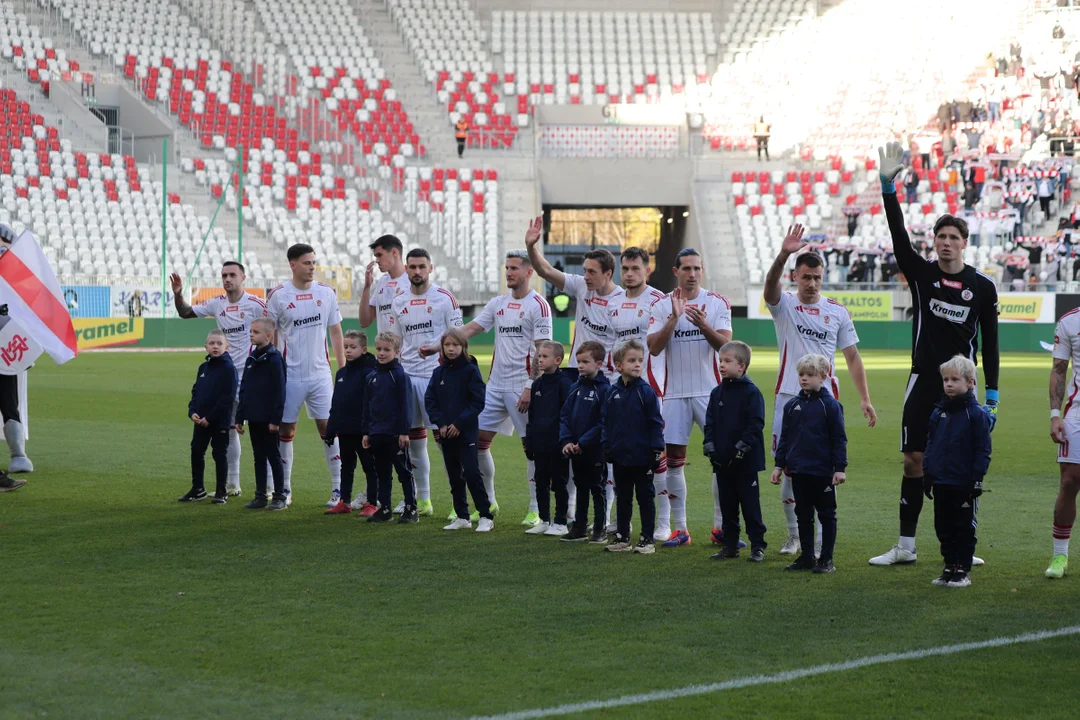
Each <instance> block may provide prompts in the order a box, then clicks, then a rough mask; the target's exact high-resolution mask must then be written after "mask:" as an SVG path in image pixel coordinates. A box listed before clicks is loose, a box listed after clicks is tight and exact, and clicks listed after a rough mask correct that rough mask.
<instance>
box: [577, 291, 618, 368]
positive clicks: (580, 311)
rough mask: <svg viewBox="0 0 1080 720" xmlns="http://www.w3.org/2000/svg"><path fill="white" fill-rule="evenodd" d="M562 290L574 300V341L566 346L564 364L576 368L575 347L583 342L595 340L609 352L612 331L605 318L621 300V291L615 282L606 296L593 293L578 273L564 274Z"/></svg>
mask: <svg viewBox="0 0 1080 720" xmlns="http://www.w3.org/2000/svg"><path fill="white" fill-rule="evenodd" d="M563 290H564V291H565V292H566V294H567V295H569V296H570V297H572V298H574V299H575V300H577V310H576V313H577V315H576V317H575V318H574V343H573V345H572V347H571V348H570V359H569V360H568V361H567V363H566V366H567V367H572V368H576V367H577V350H578V348H579V347H581V344H582V343H583V342H586V341H588V340H595V341H596V342H598V343H600V344H601V345H603V346H604V350H605V351H607V352H611V348H612V347H613V346H614V345H615V331H614V330H613V329H612V327H611V323H610V322H609V320H608V312H609V311H610V309H611V308H613V307H615V305H616V303H618V302H620V301H621V298H622V296H623V294H624V292H623V289H622V288H621V287H619V286H618V285H616V286H615V289H614V290H612V291H611V294H610V295H597V294H596V291H595V290H589V289H588V288H587V287H585V278H584V277H582V276H581V275H571V274H570V273H566V285H565V286H564V287H563Z"/></svg>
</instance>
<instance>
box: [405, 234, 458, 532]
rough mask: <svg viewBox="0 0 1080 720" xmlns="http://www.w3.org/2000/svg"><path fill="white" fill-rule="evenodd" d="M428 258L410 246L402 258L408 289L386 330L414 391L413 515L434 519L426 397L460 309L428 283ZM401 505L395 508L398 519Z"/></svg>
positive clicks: (411, 448) (411, 438) (430, 426)
mask: <svg viewBox="0 0 1080 720" xmlns="http://www.w3.org/2000/svg"><path fill="white" fill-rule="evenodd" d="M431 270H432V267H431V256H430V255H429V254H428V251H427V250H422V249H420V248H414V249H412V250H410V251H409V254H408V255H406V256H405V273H406V274H407V275H408V277H409V290H408V291H407V292H404V293H402V294H400V295H398V296H396V297H395V298H394V300H393V302H392V303H391V308H390V326H389V328H388V329H389V332H392V333H394V334H395V335H397V336H398V337H400V338H401V351H400V352H399V353H398V360H399V361H400V362H401V367H402V368H404V370H405V373H406V375H408V377H409V381H410V382H411V383H412V392H411V394H410V395H409V397H410V402H412V404H413V407H412V412H411V413H410V415H409V416H410V417H411V418H412V422H413V427H412V428H410V430H409V460H410V461H411V462H412V467H413V478H414V479H415V481H416V498H417V501H416V511H417V513H418V514H420V515H433V514H434V512H435V510H434V509H433V508H432V506H431V459H430V458H429V457H428V452H427V444H428V442H427V440H428V430H432V429H434V428H435V425H434V424H432V422H431V420H430V419H429V418H428V414H427V406H426V405H425V403H424V397H425V396H426V395H427V388H428V383H429V382H430V381H431V374H432V373H433V372H435V368H437V367H438V366H439V348H440V343H441V342H442V336H443V334H444V333H445V332H446V331H447V330H449V329H450V328H459V327H461V309H460V308H459V307H458V304H457V299H455V298H454V295H453V293H451V292H450V291H449V290H447V289H446V288H442V287H439V286H438V285H436V284H434V283H433V282H431ZM404 510H405V502H404V501H402V503H401V505H400V506H399V507H398V508H397V509H395V512H397V513H398V514H399V515H400V514H401V513H402V512H403V511H404Z"/></svg>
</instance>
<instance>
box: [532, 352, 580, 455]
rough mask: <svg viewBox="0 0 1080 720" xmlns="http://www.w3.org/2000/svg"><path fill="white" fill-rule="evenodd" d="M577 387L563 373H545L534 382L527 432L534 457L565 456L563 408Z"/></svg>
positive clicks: (557, 371)
mask: <svg viewBox="0 0 1080 720" xmlns="http://www.w3.org/2000/svg"><path fill="white" fill-rule="evenodd" d="M573 385H574V383H573V381H571V380H570V377H569V376H568V375H567V374H566V373H564V372H563V371H562V370H556V371H555V372H553V373H545V374H544V375H541V376H540V377H538V378H537V379H536V380H534V381H533V385H532V399H531V400H530V402H529V424H528V426H527V428H526V431H525V443H526V445H527V447H528V448H529V453H530V454H532V455H533V456H536V455H551V454H554V455H561V454H562V449H563V444H562V443H560V442H559V423H560V420H561V418H562V409H563V405H565V404H566V399H567V398H568V397H569V396H570V388H571V387H573Z"/></svg>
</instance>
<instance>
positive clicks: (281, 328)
mask: <svg viewBox="0 0 1080 720" xmlns="http://www.w3.org/2000/svg"><path fill="white" fill-rule="evenodd" d="M266 309H267V310H268V311H269V313H270V319H271V320H273V321H274V327H275V328H276V329H277V346H278V349H279V350H281V354H282V356H284V358H285V377H286V379H287V380H288V381H289V382H292V381H293V380H296V381H297V382H307V381H309V380H319V379H321V378H329V375H330V351H329V349H328V347H327V344H326V331H327V328H329V327H330V326H331V325H339V324H341V311H340V310H338V302H337V294H336V293H335V292H334V289H333V288H332V287H330V286H329V285H324V284H322V283H312V285H311V287H309V288H307V289H306V290H299V289H297V287H296V286H295V285H293V284H292V281H291V280H290V281H289V282H286V283H285V284H284V285H278V286H277V287H276V288H274V289H273V290H271V291H270V297H269V299H268V300H267V303H266Z"/></svg>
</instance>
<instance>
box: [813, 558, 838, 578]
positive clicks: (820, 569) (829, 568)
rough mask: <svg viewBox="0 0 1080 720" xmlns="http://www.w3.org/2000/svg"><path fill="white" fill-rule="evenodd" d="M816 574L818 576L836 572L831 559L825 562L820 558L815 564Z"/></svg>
mask: <svg viewBox="0 0 1080 720" xmlns="http://www.w3.org/2000/svg"><path fill="white" fill-rule="evenodd" d="M814 572H815V573H817V574H818V575H823V574H825V573H833V572H836V568H835V567H834V566H833V564H832V560H831V559H829V560H824V559H820V558H819V559H818V561H817V562H816V563H815V564H814Z"/></svg>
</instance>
